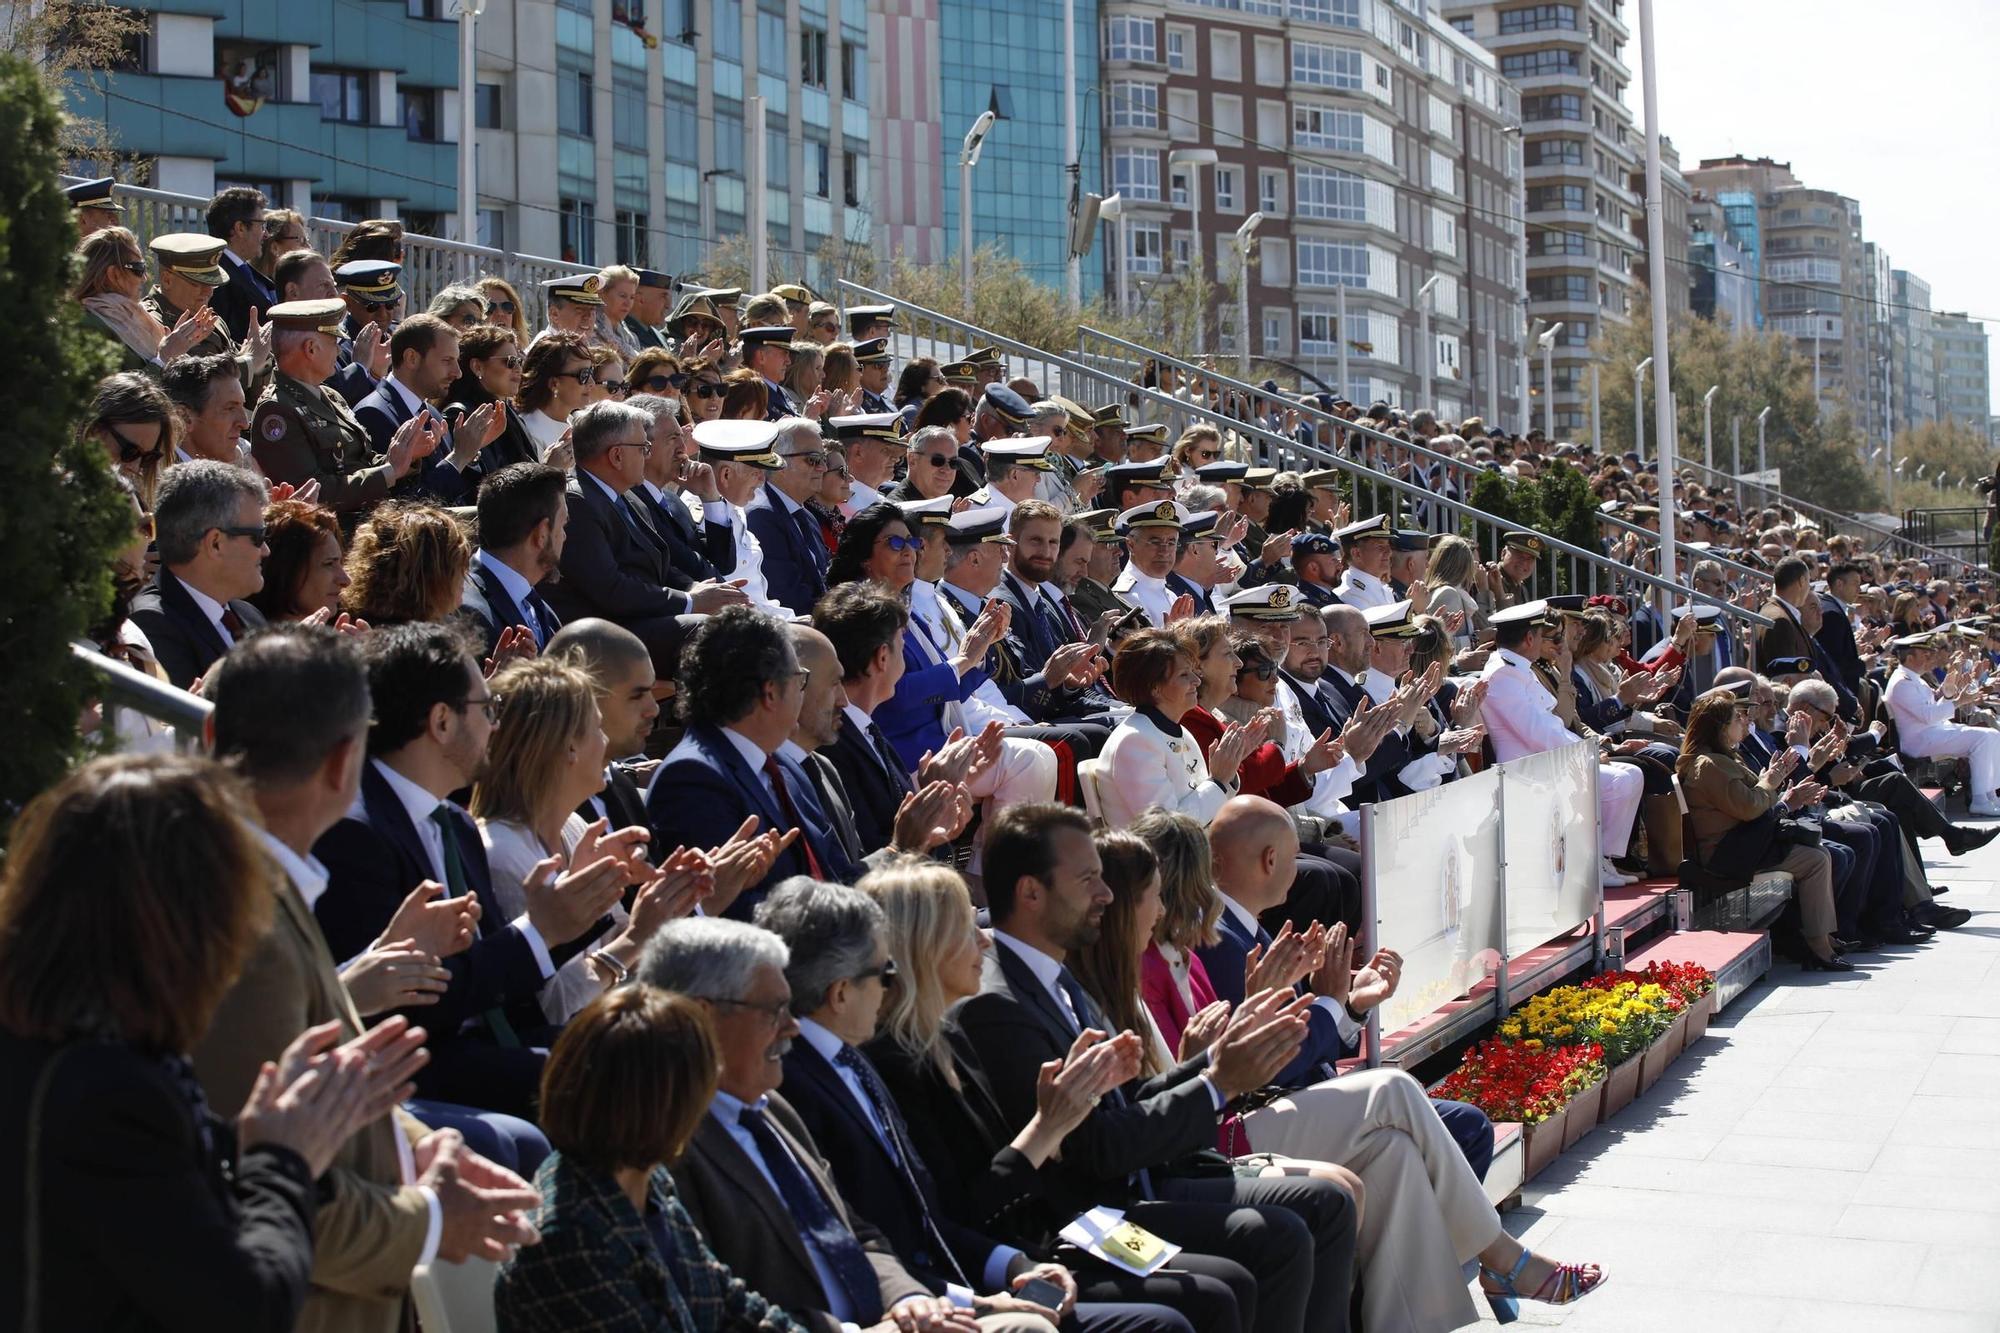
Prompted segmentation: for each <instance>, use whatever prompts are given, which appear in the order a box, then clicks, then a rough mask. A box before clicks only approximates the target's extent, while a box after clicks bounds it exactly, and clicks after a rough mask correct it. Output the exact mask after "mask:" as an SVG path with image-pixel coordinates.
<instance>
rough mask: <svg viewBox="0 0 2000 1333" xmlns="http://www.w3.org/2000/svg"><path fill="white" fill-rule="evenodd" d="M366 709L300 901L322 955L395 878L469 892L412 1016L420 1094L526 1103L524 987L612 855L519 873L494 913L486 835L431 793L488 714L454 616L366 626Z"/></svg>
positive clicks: (531, 1033) (537, 1074) (458, 768)
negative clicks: (469, 933)
mask: <svg viewBox="0 0 2000 1333" xmlns="http://www.w3.org/2000/svg"><path fill="white" fill-rule="evenodd" d="M366 652H367V654H368V687H369V694H370V696H371V697H372V698H373V700H374V715H373V718H372V720H371V722H370V723H369V728H368V766H367V768H366V769H364V770H363V772H362V775H361V799H360V800H359V801H357V802H356V803H355V806H354V808H353V809H352V810H350V811H349V812H348V815H347V817H346V818H345V819H343V820H341V821H340V822H339V823H338V824H336V825H334V826H333V827H332V828H331V829H329V830H327V832H326V833H325V834H323V835H322V836H321V837H320V839H319V841H318V842H317V843H315V844H314V846H313V855H314V856H315V857H316V858H318V859H319V861H321V862H322V863H323V864H324V865H325V866H326V870H327V887H326V892H325V893H323V894H321V895H320V898H319V901H318V902H316V903H314V904H313V915H314V916H316V917H317V918H318V919H319V924H320V929H321V931H322V932H324V934H325V935H326V942H327V946H328V948H329V949H330V950H331V951H332V953H333V956H334V957H335V958H352V957H354V956H355V955H357V954H359V953H362V952H364V951H366V950H367V949H369V948H370V947H372V946H373V945H374V944H375V942H376V939H377V937H378V936H379V935H380V934H381V932H382V931H383V930H384V928H386V927H387V926H388V924H389V922H390V920H391V918H393V917H394V916H395V915H396V910H397V908H398V907H400V906H401V905H402V903H403V900H404V899H405V898H407V897H408V896H409V895H410V893H411V891H412V890H414V889H415V888H417V886H418V885H420V884H423V883H425V882H427V881H428V882H430V883H433V884H439V885H442V886H443V887H444V892H445V896H446V897H450V898H457V897H462V896H464V895H465V894H468V893H471V894H476V895H477V896H478V898H479V900H480V903H481V905H482V909H483V910H482V912H481V915H480V918H479V938H478V939H476V940H474V941H473V943H472V946H471V947H470V948H468V949H466V950H465V951H464V952H462V953H457V954H454V955H452V956H451V957H449V958H447V959H445V960H444V965H445V967H447V968H448V969H450V971H451V981H450V984H449V985H448V987H447V988H446V990H445V993H444V994H443V995H441V996H439V997H438V1000H437V1003H436V1004H434V1005H432V1006H430V1007H428V1008H426V1009H424V1010H422V1011H421V1016H420V1017H417V1018H416V1019H415V1021H418V1022H421V1023H422V1024H423V1025H424V1026H425V1028H427V1029H428V1030H429V1031H430V1034H431V1036H430V1041H429V1045H430V1051H431V1062H430V1064H429V1065H427V1066H426V1067H425V1068H424V1070H423V1071H422V1072H421V1073H419V1074H418V1075H417V1091H418V1093H419V1094H420V1095H422V1096H424V1097H426V1098H431V1099H435V1100H439V1101H447V1102H457V1103H461V1104H463V1105H467V1106H477V1107H480V1108H482V1109H484V1110H490V1111H503V1112H505V1113H506V1114H508V1115H515V1116H520V1117H523V1118H524V1119H533V1118H534V1109H533V1108H534V1101H535V1096H536V1091H537V1088H538V1086H539V1083H540V1079H541V1070H542V1060H543V1056H544V1054H545V1052H544V1051H543V1050H540V1049H537V1047H538V1045H539V1046H543V1047H545V1046H546V1045H547V1042H546V1041H544V1040H540V1039H541V1038H542V1037H544V1036H545V1035H546V1034H545V1033H542V1032H538V1031H537V1029H538V1028H540V1027H541V1026H542V1024H543V1021H544V1020H543V1018H542V1014H541V1007H540V1005H539V1003H538V1001H537V997H538V996H539V994H540V992H541V989H542V986H543V984H544V983H545V982H547V980H548V979H549V978H550V977H552V976H554V975H555V972H556V969H557V968H559V967H561V966H562V965H563V964H564V963H566V962H568V961H569V960H570V959H571V958H573V957H575V956H576V955H577V954H578V953H580V952H582V951H583V949H585V948H586V947H587V946H588V945H589V943H590V942H591V941H592V940H594V939H595V938H596V937H597V936H598V935H599V934H600V933H601V931H602V929H603V926H604V925H606V924H608V923H609V920H610V918H609V917H607V916H605V913H606V912H607V911H609V910H610V907H611V904H612V903H614V902H617V901H618V898H619V896H620V894H621V893H622V892H623V891H624V889H625V885H626V881H627V878H628V872H627V868H626V867H625V866H624V865H623V864H622V863H621V862H619V861H617V860H616V859H613V858H608V857H607V858H600V859H598V860H596V861H593V862H592V863H591V864H590V865H589V866H585V867H579V868H575V869H572V870H571V871H570V872H568V873H566V874H564V875H562V876H561V877H560V878H555V877H545V878H543V879H540V880H537V881H534V882H532V883H529V884H526V885H524V886H523V888H522V893H523V897H524V898H525V900H526V904H527V910H526V911H524V912H522V913H521V914H520V915H519V916H517V917H515V918H514V919H513V920H511V921H508V920H504V919H502V917H501V914H500V910H499V908H498V907H497V905H495V903H494V899H493V881H492V875H491V872H490V871H489V870H488V868H487V864H486V849H485V846H484V844H482V843H481V841H480V838H479V830H478V828H477V827H476V826H475V825H474V824H473V822H472V818H471V816H469V815H468V814H466V813H465V811H464V810H462V809H460V808H459V807H458V806H456V805H454V804H453V803H452V802H451V801H450V800H448V799H447V797H448V795H449V794H450V793H451V792H454V791H458V790H461V789H462V788H464V787H465V786H467V785H468V784H469V783H471V781H472V779H473V777H474V776H475V775H476V774H477V773H478V771H479V768H480V765H481V764H483V763H484V762H485V759H486V747H487V742H488V741H489V740H490V739H491V737H492V735H493V724H494V722H495V720H496V719H497V718H498V716H499V712H498V708H497V706H496V704H495V701H494V698H493V695H492V692H491V691H490V690H489V689H488V688H487V685H486V681H485V679H484V678H483V677H481V675H480V673H479V664H478V663H477V662H476V661H474V660H473V657H472V654H471V652H470V651H469V644H468V643H467V639H466V635H465V634H464V633H463V632H462V631H461V630H460V629H458V628H457V627H455V626H447V625H433V624H410V625H396V626H391V627H387V628H384V629H379V630H376V631H374V632H373V633H371V634H370V635H369V636H368V640H367V645H366Z"/></svg>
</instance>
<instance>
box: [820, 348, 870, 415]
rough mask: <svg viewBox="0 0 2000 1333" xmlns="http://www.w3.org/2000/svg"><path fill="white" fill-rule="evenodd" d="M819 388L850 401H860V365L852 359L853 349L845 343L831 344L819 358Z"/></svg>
mask: <svg viewBox="0 0 2000 1333" xmlns="http://www.w3.org/2000/svg"><path fill="white" fill-rule="evenodd" d="M819 387H820V388H822V389H824V390H825V391H826V392H828V393H844V394H846V395H847V397H848V398H849V400H850V401H853V402H860V401H861V363H860V362H859V361H857V360H855V359H854V348H853V347H852V346H850V345H849V344H847V343H833V344H831V345H830V346H829V347H828V348H827V349H826V351H825V353H824V354H823V355H822V356H821V357H820V367H819Z"/></svg>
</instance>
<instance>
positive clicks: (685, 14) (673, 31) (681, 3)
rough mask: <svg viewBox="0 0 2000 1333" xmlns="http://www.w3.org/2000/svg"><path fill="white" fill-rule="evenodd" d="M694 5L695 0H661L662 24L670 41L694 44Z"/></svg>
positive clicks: (687, 44)
mask: <svg viewBox="0 0 2000 1333" xmlns="http://www.w3.org/2000/svg"><path fill="white" fill-rule="evenodd" d="M694 7H695V0H660V9H661V13H660V26H661V27H662V28H663V29H665V35H666V39H667V40H668V41H670V42H678V43H680V44H682V45H684V46H692V45H693V44H694V30H695V21H694Z"/></svg>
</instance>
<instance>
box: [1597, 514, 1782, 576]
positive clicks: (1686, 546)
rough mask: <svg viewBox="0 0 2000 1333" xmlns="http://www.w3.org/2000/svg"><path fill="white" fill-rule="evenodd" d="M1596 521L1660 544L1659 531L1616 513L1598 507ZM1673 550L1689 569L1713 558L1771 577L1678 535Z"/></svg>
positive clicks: (1727, 565)
mask: <svg viewBox="0 0 2000 1333" xmlns="http://www.w3.org/2000/svg"><path fill="white" fill-rule="evenodd" d="M1597 521H1598V522H1600V523H1608V524H1610V525H1611V526H1612V527H1614V528H1622V529H1624V530H1625V531H1626V532H1633V533H1637V534H1638V535H1639V536H1640V537H1643V538H1646V539H1648V540H1650V541H1651V542H1652V543H1653V545H1655V546H1658V545H1659V544H1660V534H1659V533H1657V532H1654V531H1653V530H1652V529H1651V528H1642V527H1640V526H1639V525H1638V524H1637V523H1634V522H1632V521H1631V520H1630V519H1625V518H1620V517H1618V515H1616V514H1607V513H1605V512H1604V511H1603V510H1602V509H1600V510H1598V511H1597ZM1674 550H1676V551H1678V552H1680V553H1681V554H1682V555H1685V556H1686V557H1687V562H1686V563H1687V565H1688V567H1689V568H1690V569H1692V568H1693V567H1694V565H1695V563H1696V562H1697V561H1702V560H1713V561H1714V562H1715V563H1716V564H1718V565H1721V566H1722V567H1723V568H1724V569H1733V570H1735V571H1736V572H1737V573H1739V574H1746V575H1749V576H1750V577H1752V578H1760V579H1768V578H1770V577H1771V575H1770V572H1769V571H1768V570H1762V569H1755V568H1752V567H1751V566H1749V565H1744V564H1738V563H1737V562H1736V561H1734V560H1731V559H1730V558H1729V557H1728V556H1726V555H1717V554H1716V553H1715V552H1714V551H1713V550H1706V551H1704V550H1701V549H1700V548H1698V547H1696V546H1695V545H1694V544H1693V543H1691V542H1684V541H1682V540H1681V539H1680V538H1679V537H1678V536H1677V537H1675V538H1674Z"/></svg>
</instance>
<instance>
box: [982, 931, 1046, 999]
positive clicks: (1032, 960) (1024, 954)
mask: <svg viewBox="0 0 2000 1333" xmlns="http://www.w3.org/2000/svg"><path fill="white" fill-rule="evenodd" d="M993 938H994V939H995V940H996V941H997V942H999V943H1001V944H1004V945H1006V946H1007V947H1008V948H1009V949H1012V950H1013V951H1014V955H1015V956H1016V957H1017V958H1019V959H1020V960H1021V961H1022V962H1024V963H1026V964H1027V965H1028V970H1029V971H1030V972H1032V973H1034V974H1035V980H1037V981H1039V982H1041V983H1042V989H1044V990H1046V991H1048V993H1049V994H1051V995H1054V994H1055V993H1056V978H1057V977H1059V976H1061V975H1062V969H1063V965H1062V964H1061V963H1058V962H1057V961H1056V960H1055V959H1053V958H1051V957H1049V956H1048V955H1047V954H1045V953H1043V952H1042V951H1041V950H1040V949H1037V948H1036V947H1035V946H1034V945H1032V944H1026V943H1023V942H1022V941H1020V940H1017V939H1015V938H1014V937H1013V936H1012V935H1009V934H1008V933H1007V932H1006V931H1004V930H998V929H996V930H995V931H994V932H993Z"/></svg>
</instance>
